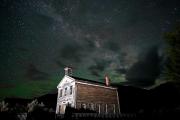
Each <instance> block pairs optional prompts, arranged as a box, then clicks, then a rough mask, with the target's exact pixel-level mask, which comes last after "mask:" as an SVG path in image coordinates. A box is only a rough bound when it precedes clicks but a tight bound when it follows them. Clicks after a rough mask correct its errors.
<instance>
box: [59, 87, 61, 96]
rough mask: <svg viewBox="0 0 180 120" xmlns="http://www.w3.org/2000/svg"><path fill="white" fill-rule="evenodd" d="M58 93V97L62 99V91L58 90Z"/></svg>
mask: <svg viewBox="0 0 180 120" xmlns="http://www.w3.org/2000/svg"><path fill="white" fill-rule="evenodd" d="M59 92H60V93H59V97H62V89H60V91H59Z"/></svg>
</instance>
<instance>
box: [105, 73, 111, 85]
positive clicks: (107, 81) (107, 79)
mask: <svg viewBox="0 0 180 120" xmlns="http://www.w3.org/2000/svg"><path fill="white" fill-rule="evenodd" d="M105 84H106V86H110V79H109V76H108V75H107V74H106V75H105Z"/></svg>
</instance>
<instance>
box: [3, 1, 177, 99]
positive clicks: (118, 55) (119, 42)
mask: <svg viewBox="0 0 180 120" xmlns="http://www.w3.org/2000/svg"><path fill="white" fill-rule="evenodd" d="M0 16H1V17H0V64H1V65H0V98H3V97H28V98H30V97H34V96H39V95H42V94H46V93H52V92H54V91H56V86H57V84H58V83H59V81H60V80H61V79H62V77H63V75H64V71H63V69H64V67H65V66H70V67H72V68H73V75H74V76H78V77H83V78H87V79H93V80H99V81H103V78H104V76H105V74H108V75H109V77H110V79H111V81H112V82H114V83H118V84H127V85H133V86H138V87H143V88H144V87H149V86H152V85H154V84H158V83H159V82H160V81H162V80H161V79H160V76H161V72H162V70H163V65H164V64H163V63H164V59H165V53H164V48H165V46H166V45H165V40H164V38H163V34H164V32H167V31H169V30H171V28H172V27H173V25H174V24H175V23H176V22H178V21H180V0H1V1H0Z"/></svg>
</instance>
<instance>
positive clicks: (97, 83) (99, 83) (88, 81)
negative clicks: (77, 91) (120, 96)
mask: <svg viewBox="0 0 180 120" xmlns="http://www.w3.org/2000/svg"><path fill="white" fill-rule="evenodd" d="M70 77H72V78H74V79H75V80H76V81H79V82H83V83H90V84H95V85H101V86H106V84H105V82H100V81H95V80H89V79H85V78H80V77H76V76H70ZM106 87H114V85H110V86H106Z"/></svg>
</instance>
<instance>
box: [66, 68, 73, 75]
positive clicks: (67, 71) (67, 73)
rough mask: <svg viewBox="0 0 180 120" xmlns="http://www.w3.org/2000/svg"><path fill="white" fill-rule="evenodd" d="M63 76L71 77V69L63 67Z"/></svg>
mask: <svg viewBox="0 0 180 120" xmlns="http://www.w3.org/2000/svg"><path fill="white" fill-rule="evenodd" d="M64 74H65V75H68V76H72V68H71V67H65V68H64Z"/></svg>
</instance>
